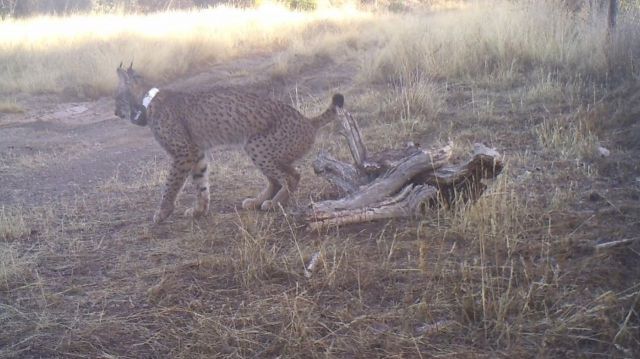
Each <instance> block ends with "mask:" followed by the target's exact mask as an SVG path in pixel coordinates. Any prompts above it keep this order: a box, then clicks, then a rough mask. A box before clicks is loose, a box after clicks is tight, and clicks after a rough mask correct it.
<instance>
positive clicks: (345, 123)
mask: <svg viewBox="0 0 640 359" xmlns="http://www.w3.org/2000/svg"><path fill="white" fill-rule="evenodd" d="M341 124H342V131H341V133H342V134H343V135H344V136H345V138H346V139H347V143H348V145H349V149H350V151H351V155H352V157H353V161H354V163H353V164H351V163H345V162H342V161H339V160H337V159H335V158H334V157H332V156H331V155H330V154H329V153H327V152H321V153H320V154H319V155H318V157H317V158H316V160H315V161H314V170H315V172H316V174H318V175H320V176H322V177H324V178H325V179H326V180H328V181H329V182H331V183H332V184H334V185H336V186H337V187H338V188H340V189H341V190H342V191H343V192H344V193H346V196H345V197H343V198H340V199H336V200H327V201H322V202H317V203H313V204H311V205H310V206H309V207H308V208H307V210H306V211H305V214H304V217H305V219H306V221H307V222H308V223H309V227H310V228H312V229H319V228H323V227H327V226H335V225H344V224H350V223H358V222H366V221H371V220H377V219H387V218H407V217H419V216H424V215H425V214H426V213H428V211H427V208H429V207H446V208H450V207H452V206H454V205H456V204H457V203H459V202H468V201H475V200H477V199H478V198H479V197H480V196H481V195H482V193H483V192H484V190H485V189H486V185H485V184H484V183H482V180H484V179H491V178H495V177H496V176H498V175H499V174H500V172H501V171H502V168H503V164H502V161H501V158H500V154H499V153H498V152H497V151H496V150H495V149H491V148H488V147H486V146H484V145H482V144H476V145H475V146H474V150H473V153H472V156H471V158H470V159H468V160H467V161H465V162H462V163H459V164H455V163H451V155H452V147H453V146H452V143H449V144H447V145H446V146H444V147H441V148H438V149H433V150H426V149H422V148H420V147H419V146H417V145H415V144H413V143H409V144H408V145H407V146H406V147H405V148H402V149H387V150H384V151H381V152H377V153H373V154H369V153H368V152H367V150H366V148H365V146H364V144H363V143H362V138H361V136H360V130H359V128H358V125H357V123H356V122H355V120H354V119H353V118H352V116H351V115H349V114H348V113H345V116H342V121H341Z"/></svg>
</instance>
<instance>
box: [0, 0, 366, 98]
mask: <svg viewBox="0 0 640 359" xmlns="http://www.w3.org/2000/svg"><path fill="white" fill-rule="evenodd" d="M371 16H372V15H371V13H368V12H365V11H361V10H358V9H356V8H355V7H353V6H344V7H339V8H323V9H318V10H316V11H313V12H297V11H291V10H289V9H286V8H285V7H283V6H282V5H278V4H273V3H266V4H264V5H263V6H260V7H258V8H247V9H239V8H233V7H227V6H220V7H216V8H212V9H206V10H193V11H170V12H164V13H155V14H149V15H115V14H91V15H73V16H68V17H53V16H41V17H36V18H30V19H9V20H5V21H2V22H0V33H2V34H3V35H2V37H0V62H1V63H3V64H4V66H2V68H1V69H0V78H2V79H3V80H2V81H1V82H0V93H15V92H29V93H42V92H63V91H67V92H70V93H72V94H74V93H75V94H79V95H85V96H89V97H96V96H100V95H104V94H107V93H109V92H110V91H111V90H112V89H113V88H114V87H115V84H116V82H117V81H116V80H117V79H116V77H115V76H114V68H115V67H117V66H118V64H119V63H120V62H121V61H125V62H127V63H128V62H129V61H131V60H133V61H134V63H135V64H137V65H138V66H139V67H140V68H142V69H144V71H145V73H146V74H147V75H148V76H149V77H150V78H151V79H153V80H155V81H163V80H165V81H166V80H168V79H175V78H176V77H178V76H180V75H184V74H185V73H188V72H190V71H194V69H198V68H202V67H203V66H206V65H211V64H213V63H215V62H219V61H224V60H230V59H232V58H234V57H235V56H239V55H243V54H244V55H246V54H250V53H259V52H265V51H268V52H274V51H278V50H280V49H283V48H285V47H287V46H288V45H289V44H290V43H291V42H292V41H294V40H296V39H299V38H302V37H305V36H309V35H310V32H308V31H305V30H306V29H308V28H309V27H311V26H314V25H317V24H329V25H331V26H333V27H335V28H337V29H342V28H348V27H350V26H351V25H352V24H354V23H358V22H360V21H364V20H367V19H370V18H371Z"/></svg>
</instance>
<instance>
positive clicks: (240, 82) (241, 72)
mask: <svg viewBox="0 0 640 359" xmlns="http://www.w3.org/2000/svg"><path fill="white" fill-rule="evenodd" d="M272 61H273V60H272V57H270V56H265V55H261V56H255V57H252V58H245V59H239V60H237V61H233V62H229V63H223V64H219V65H217V66H214V67H212V68H211V69H209V70H207V71H206V72H203V73H200V74H197V75H194V76H192V77H189V78H186V79H184V80H181V81H178V82H175V83H172V84H168V86H169V87H177V88H198V87H207V86H216V85H217V86H220V85H224V86H234V87H241V88H244V89H246V90H247V91H251V92H254V93H258V94H261V95H263V96H270V97H275V98H278V99H280V100H282V101H285V102H289V103H290V102H291V98H290V95H291V93H293V92H292V91H304V93H305V94H309V95H313V96H317V97H319V98H322V97H326V93H328V91H329V90H330V89H331V88H333V87H334V86H336V85H339V84H341V83H345V80H350V79H348V76H347V75H346V72H345V71H340V72H338V71H336V69H337V67H336V66H335V65H334V64H332V63H330V62H329V63H326V64H321V63H316V66H315V67H314V68H313V70H311V71H309V73H307V74H304V75H303V76H300V77H298V78H297V79H296V80H295V81H289V80H288V79H286V78H282V77H280V78H278V79H276V80H273V79H272V78H271V76H270V72H269V70H268V69H269V67H270V66H271V64H272ZM26 103H27V109H26V111H25V113H24V114H12V115H4V116H3V115H0V178H1V180H0V203H4V204H7V205H12V204H17V203H20V204H23V205H42V204H44V203H49V202H51V201H57V200H60V199H61V198H72V197H73V196H76V195H78V194H79V193H86V192H92V191H94V190H95V188H96V184H98V183H101V182H104V181H107V180H108V179H109V178H111V177H112V176H114V174H115V173H118V175H119V176H123V177H121V179H123V180H128V179H129V178H128V176H129V175H130V174H131V172H135V171H134V170H135V169H136V168H137V167H139V166H141V165H144V164H145V163H146V162H148V161H151V160H154V159H160V160H164V159H165V158H166V155H165V154H164V152H163V151H162V149H161V148H160V147H159V145H157V144H156V143H155V141H154V139H153V137H152V135H151V133H150V131H149V129H148V128H140V127H137V126H133V125H131V124H129V123H125V122H124V121H122V120H120V119H118V118H117V117H115V116H114V115H113V100H112V99H111V98H102V99H100V100H97V101H94V102H67V103H64V102H63V103H60V99H59V98H57V97H56V96H39V97H34V98H30V99H29V100H28V101H26Z"/></svg>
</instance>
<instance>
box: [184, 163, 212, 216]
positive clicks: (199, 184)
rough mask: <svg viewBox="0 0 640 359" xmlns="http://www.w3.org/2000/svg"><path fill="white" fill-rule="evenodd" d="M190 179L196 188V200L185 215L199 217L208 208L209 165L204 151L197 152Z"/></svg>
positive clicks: (209, 196) (209, 198) (209, 195)
mask: <svg viewBox="0 0 640 359" xmlns="http://www.w3.org/2000/svg"><path fill="white" fill-rule="evenodd" d="M191 179H192V180H193V185H194V187H195V189H196V201H195V203H194V205H193V208H189V209H187V210H186V211H185V213H184V215H185V216H187V217H194V218H197V217H200V216H202V215H204V214H206V213H207V211H208V210H209V202H210V200H211V194H210V192H209V166H208V164H207V157H206V156H205V154H204V153H199V154H198V157H197V160H196V162H195V163H194V164H193V166H192V167H191Z"/></svg>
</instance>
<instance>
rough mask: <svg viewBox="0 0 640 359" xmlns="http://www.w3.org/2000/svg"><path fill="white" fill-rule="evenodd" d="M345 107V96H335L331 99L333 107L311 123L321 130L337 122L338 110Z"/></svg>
mask: <svg viewBox="0 0 640 359" xmlns="http://www.w3.org/2000/svg"><path fill="white" fill-rule="evenodd" d="M343 106H344V96H342V94H339V93H337V94H334V95H333V97H332V98H331V106H329V108H328V109H326V111H324V112H323V113H322V114H321V115H320V116H317V117H314V118H312V119H311V123H312V124H313V126H314V127H315V128H320V127H322V126H324V125H326V124H327V123H329V122H331V121H333V120H335V118H336V116H337V115H338V109H339V108H342V107H343Z"/></svg>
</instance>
